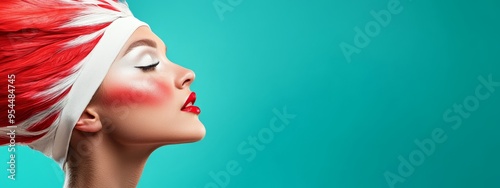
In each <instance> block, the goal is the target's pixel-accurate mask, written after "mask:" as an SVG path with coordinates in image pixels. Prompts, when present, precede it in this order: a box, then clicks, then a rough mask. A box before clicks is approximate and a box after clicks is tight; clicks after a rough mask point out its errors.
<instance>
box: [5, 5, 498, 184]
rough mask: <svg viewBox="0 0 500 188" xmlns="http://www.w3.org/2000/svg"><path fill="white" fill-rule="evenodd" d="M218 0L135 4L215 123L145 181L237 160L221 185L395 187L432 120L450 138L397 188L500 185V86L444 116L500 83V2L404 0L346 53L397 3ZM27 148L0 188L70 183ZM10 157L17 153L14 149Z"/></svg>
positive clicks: (160, 159) (155, 164)
mask: <svg viewBox="0 0 500 188" xmlns="http://www.w3.org/2000/svg"><path fill="white" fill-rule="evenodd" d="M213 2H214V1H195V0H183V1H160V0H156V1H153V0H143V1H132V0H129V5H130V7H131V9H132V12H134V14H135V16H136V17H138V18H139V19H141V20H143V21H145V22H147V23H149V24H150V26H151V27H152V29H153V31H154V32H155V33H156V34H157V35H158V36H160V38H162V39H163V40H164V42H165V43H166V45H167V46H168V53H167V55H168V57H169V58H170V59H171V60H172V61H174V62H176V63H178V64H180V65H182V66H185V67H188V68H190V69H192V70H194V71H195V72H196V76H197V78H196V81H195V82H194V83H193V85H192V87H191V88H192V90H194V91H196V92H197V95H198V99H197V102H196V103H197V105H198V106H200V107H201V109H202V113H201V115H200V119H201V120H202V121H203V122H204V125H205V126H206V129H207V135H206V137H205V138H204V139H203V140H202V141H200V142H197V143H191V144H181V145H175V146H166V147H162V148H160V149H158V150H157V151H155V152H154V153H153V154H152V156H151V157H150V159H149V161H148V163H147V165H146V167H145V169H144V173H143V175H142V178H141V180H140V182H139V185H138V187H179V188H194V187H200V188H203V187H210V186H209V184H210V183H216V182H215V180H214V179H213V178H212V177H211V176H210V172H213V173H219V172H220V171H223V170H226V164H228V163H230V161H233V160H234V161H236V162H238V163H239V167H240V168H241V171H240V172H239V173H238V174H236V175H230V176H229V177H230V179H226V181H225V183H226V185H225V186H217V187H234V188H250V187H259V188H260V187H262V188H263V187H290V188H291V187H346V188H351V187H353V188H354V187H367V188H386V187H391V186H389V184H388V182H387V181H386V178H385V177H384V173H385V172H387V171H389V172H392V173H394V174H398V166H399V165H400V161H399V160H398V156H400V155H401V156H403V157H404V158H406V159H408V156H409V155H410V153H411V152H413V151H419V148H418V147H417V146H416V145H415V143H414V140H415V139H419V140H423V139H426V138H431V133H432V131H433V130H435V129H436V128H441V129H442V130H444V132H445V134H446V136H447V140H446V141H445V142H444V143H441V144H436V148H435V151H434V152H432V153H431V155H429V156H425V161H424V162H423V163H422V164H421V165H419V166H416V167H415V168H414V172H413V173H412V174H411V175H410V176H408V177H403V178H404V179H405V181H404V182H399V183H396V184H395V186H394V187H401V188H403V187H404V188H417V187H419V188H420V187H426V188H438V187H454V188H455V187H461V188H462V187H500V172H499V169H500V162H499V158H500V152H499V151H498V150H499V148H500V142H499V136H500V127H499V125H500V116H499V115H500V114H499V112H500V109H499V108H500V106H499V105H500V87H496V91H494V92H491V96H490V97H489V98H488V99H486V100H484V101H480V103H479V107H478V108H477V110H474V111H472V112H470V114H471V115H470V117H468V118H461V119H462V124H461V127H460V128H458V129H456V130H453V129H452V128H451V127H452V125H453V124H454V123H450V122H446V121H445V120H444V119H443V114H444V113H445V111H446V110H447V109H452V107H453V105H454V104H455V103H456V104H463V101H464V100H465V99H466V98H467V97H469V96H474V95H475V89H476V87H477V86H479V85H480V84H481V82H480V81H479V80H478V79H477V78H478V77H479V76H481V75H482V76H484V77H486V78H487V76H488V75H490V74H491V76H492V78H493V80H494V81H500V66H499V60H500V58H499V55H498V51H499V49H500V48H499V42H500V37H499V33H500V27H499V18H500V11H499V10H500V3H498V1H493V0H480V1H476V2H470V1H451V0H442V1H431V0H413V1H409V0H401V6H402V7H403V10H402V12H401V13H399V14H396V15H394V14H393V15H392V19H391V22H390V23H389V24H388V25H387V26H386V27H382V28H381V30H380V33H379V34H378V35H376V36H374V37H371V42H370V44H369V45H367V46H366V47H365V48H362V49H361V52H360V53H359V54H356V53H355V54H353V55H352V56H351V58H352V61H351V62H350V63H349V62H347V61H346V58H345V57H344V55H343V53H342V51H341V49H340V47H339V44H340V43H341V42H346V43H349V44H351V45H353V40H354V36H355V34H356V33H355V31H354V28H355V27H360V28H364V26H365V24H367V23H368V22H370V21H373V20H374V18H373V17H372V16H371V15H370V11H371V10H375V11H379V10H382V9H387V3H388V2H389V0H375V1H367V0H363V1H362V0H353V1H338V0H336V1H327V0H316V1H286V0H272V1H265V0H252V1H249V0H242V2H241V3H240V4H237V5H235V6H232V5H231V4H229V2H227V1H226V0H221V1H220V2H222V3H224V4H227V5H228V6H230V7H231V8H232V11H227V12H225V13H224V14H223V17H224V19H223V20H221V19H220V17H219V16H218V14H217V11H216V9H215V8H214V5H213ZM230 2H238V1H236V0H233V1H230ZM482 92H487V90H482ZM285 107H286V111H287V112H288V113H289V114H293V115H295V117H294V118H293V119H290V120H289V124H287V125H286V126H285V129H284V130H283V131H281V132H276V133H275V134H274V137H273V139H272V140H271V141H270V142H269V143H267V144H263V145H264V146H265V149H263V150H262V151H259V150H255V151H256V156H255V158H253V159H252V160H250V161H248V160H247V158H248V157H249V155H248V154H242V153H241V152H239V151H238V146H239V144H241V143H243V142H245V141H247V137H249V136H257V135H258V134H259V132H261V131H263V130H267V129H265V128H267V127H269V124H270V121H271V120H272V119H273V118H276V117H277V116H276V114H275V113H274V112H273V109H277V110H278V111H280V112H282V111H283V108H285ZM276 122H277V123H276V124H277V125H279V124H280V123H282V121H280V120H279V119H278V121H276ZM266 138H267V137H266ZM247 147H248V148H249V146H247ZM18 150H20V151H19V152H18V153H17V154H18V155H17V158H16V159H17V180H16V181H10V180H8V179H7V178H6V176H7V172H5V171H4V170H2V171H4V172H3V173H4V174H5V176H4V175H2V177H1V178H0V187H34V186H36V187H62V183H63V179H64V178H63V173H62V171H60V170H59V169H57V166H56V164H55V163H54V162H52V161H51V160H50V159H48V158H46V157H44V156H43V155H42V154H40V153H38V152H35V151H32V150H30V149H28V148H26V147H18ZM0 156H2V161H7V158H8V152H7V148H6V147H1V148H0ZM4 166H5V167H4ZM1 168H7V165H6V164H3V165H2V167H1ZM213 185H215V184H213ZM212 187H215V186H212Z"/></svg>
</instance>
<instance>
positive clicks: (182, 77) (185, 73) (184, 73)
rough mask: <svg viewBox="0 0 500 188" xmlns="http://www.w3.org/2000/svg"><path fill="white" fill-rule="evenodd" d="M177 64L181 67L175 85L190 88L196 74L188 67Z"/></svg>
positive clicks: (180, 87) (179, 87)
mask: <svg viewBox="0 0 500 188" xmlns="http://www.w3.org/2000/svg"><path fill="white" fill-rule="evenodd" d="M177 66H178V67H179V69H178V72H177V73H178V74H177V75H178V76H177V78H176V81H175V86H176V87H177V88H178V89H184V88H188V87H189V86H190V85H191V83H193V81H194V78H195V77H196V75H195V74H194V72H193V71H192V70H190V69H186V68H184V67H182V66H179V65H177Z"/></svg>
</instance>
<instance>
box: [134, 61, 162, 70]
mask: <svg viewBox="0 0 500 188" xmlns="http://www.w3.org/2000/svg"><path fill="white" fill-rule="evenodd" d="M158 64H160V62H159V61H158V62H156V63H154V64H151V65H146V66H135V68H139V69H141V70H142V71H144V72H148V71H152V70H155V68H156V66H157V65H158Z"/></svg>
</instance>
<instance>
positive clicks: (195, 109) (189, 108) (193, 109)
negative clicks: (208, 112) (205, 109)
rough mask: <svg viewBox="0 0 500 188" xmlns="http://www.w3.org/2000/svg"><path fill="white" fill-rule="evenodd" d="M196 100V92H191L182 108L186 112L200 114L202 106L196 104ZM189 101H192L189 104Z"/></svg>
mask: <svg viewBox="0 0 500 188" xmlns="http://www.w3.org/2000/svg"><path fill="white" fill-rule="evenodd" d="M195 101H196V93H195V92H191V94H189V97H188V98H187V100H186V102H184V105H183V106H182V108H181V110H182V111H184V112H191V113H193V114H196V115H198V114H200V113H201V110H200V107H197V106H194V102H195ZM189 103H191V105H189V106H188V104H189Z"/></svg>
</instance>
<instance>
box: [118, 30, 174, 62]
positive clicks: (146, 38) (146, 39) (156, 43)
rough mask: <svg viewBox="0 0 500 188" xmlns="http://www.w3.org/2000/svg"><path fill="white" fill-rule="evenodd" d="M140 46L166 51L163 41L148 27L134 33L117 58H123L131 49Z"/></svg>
mask: <svg viewBox="0 0 500 188" xmlns="http://www.w3.org/2000/svg"><path fill="white" fill-rule="evenodd" d="M138 45H145V46H152V47H156V48H158V49H160V50H162V51H165V48H166V47H165V44H164V43H163V41H162V40H161V39H160V38H159V37H158V36H157V35H156V34H155V33H153V31H151V29H150V28H149V27H147V26H141V27H139V28H137V30H135V31H134V33H132V35H131V36H130V37H129V39H128V40H127V42H125V45H123V47H122V49H121V50H120V53H119V54H118V56H117V58H120V57H123V56H124V55H125V53H126V52H127V51H129V50H130V48H133V47H136V46H138Z"/></svg>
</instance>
